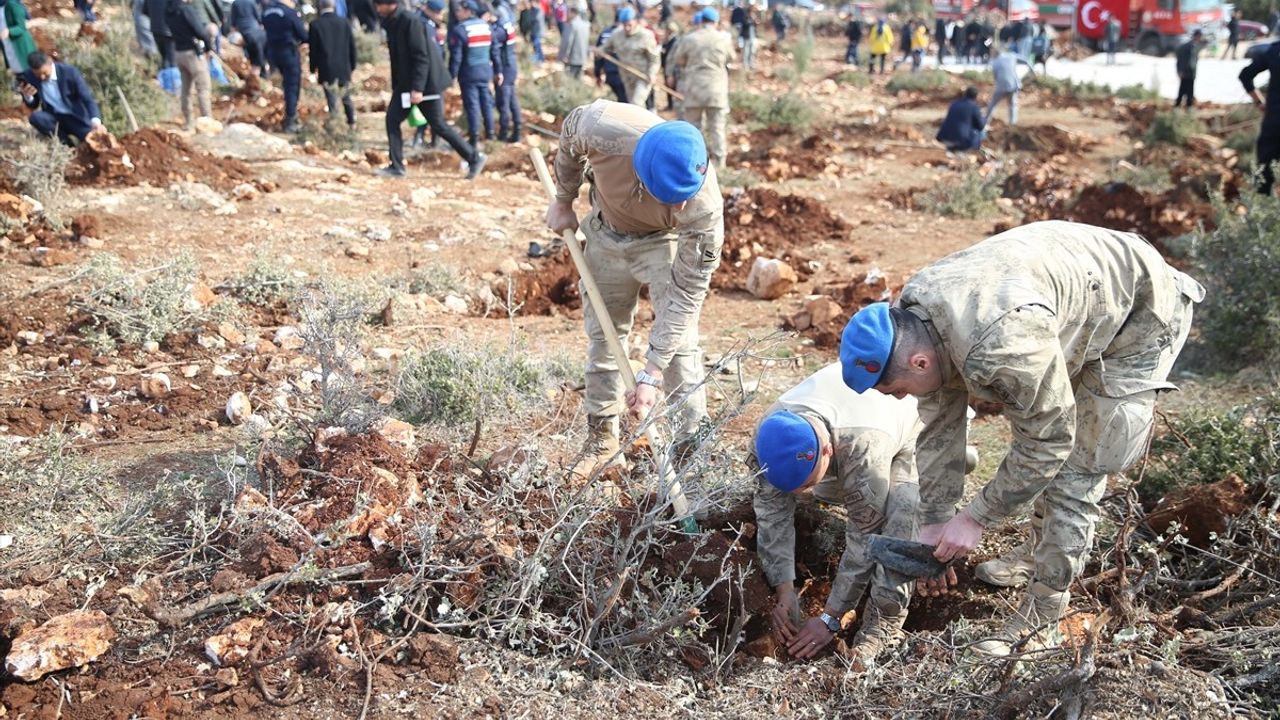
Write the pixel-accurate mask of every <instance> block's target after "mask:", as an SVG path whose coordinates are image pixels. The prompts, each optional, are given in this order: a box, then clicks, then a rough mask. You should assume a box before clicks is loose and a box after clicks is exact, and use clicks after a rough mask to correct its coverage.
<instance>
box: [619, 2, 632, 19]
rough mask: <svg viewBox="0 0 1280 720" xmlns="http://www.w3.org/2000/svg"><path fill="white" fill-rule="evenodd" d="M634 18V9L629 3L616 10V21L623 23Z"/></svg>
mask: <svg viewBox="0 0 1280 720" xmlns="http://www.w3.org/2000/svg"><path fill="white" fill-rule="evenodd" d="M635 19H636V11H635V9H634V8H632V7H631V6H630V5H628V6H626V7H624V8H621V9H619V10H618V22H620V23H624V22H627V21H628V20H635Z"/></svg>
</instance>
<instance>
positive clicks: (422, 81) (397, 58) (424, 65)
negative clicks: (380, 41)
mask: <svg viewBox="0 0 1280 720" xmlns="http://www.w3.org/2000/svg"><path fill="white" fill-rule="evenodd" d="M374 9H376V10H377V12H378V15H379V16H380V17H381V18H382V27H383V29H384V30H385V31H386V33H387V51H388V52H389V54H390V56H391V102H389V103H387V143H388V145H389V149H388V154H389V155H390V156H391V164H390V165H388V166H387V167H385V168H382V169H381V170H379V171H378V175H380V176H382V177H404V176H405V168H404V140H403V139H402V137H401V135H400V124H401V123H403V122H404V120H405V118H406V117H408V115H409V109H410V107H411V106H413V105H417V106H418V109H419V110H421V111H422V114H423V116H424V117H425V118H426V121H427V124H428V125H430V126H431V131H432V132H433V133H435V134H436V136H438V137H440V138H442V139H443V140H444V141H445V142H447V143H449V146H450V147H452V148H453V150H454V152H456V153H458V155H459V156H460V157H462V159H463V160H466V161H467V165H468V171H467V177H469V178H475V177H476V176H478V175H479V174H480V171H481V170H482V169H483V168H484V163H485V160H486V159H487V158H486V157H485V155H484V153H482V152H480V150H479V148H477V147H475V146H473V145H468V144H467V143H466V141H464V140H463V139H462V136H461V135H459V134H458V131H457V130H455V129H454V128H453V126H452V125H449V124H447V123H446V122H445V120H444V98H443V94H444V91H445V90H446V89H448V87H449V85H450V78H449V70H448V68H447V67H445V61H444V54H443V52H441V50H440V47H439V46H438V45H436V44H435V43H434V42H431V41H429V40H428V39H427V33H426V30H425V29H424V28H423V27H422V21H420V20H418V18H417V17H415V16H414V15H413V13H410V12H409V11H407V10H405V9H404V8H402V7H400V5H399V4H398V3H397V0H377V4H376V5H374Z"/></svg>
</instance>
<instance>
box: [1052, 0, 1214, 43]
mask: <svg viewBox="0 0 1280 720" xmlns="http://www.w3.org/2000/svg"><path fill="white" fill-rule="evenodd" d="M1077 2H1079V3H1082V4H1080V5H1077ZM1077 8H1078V13H1077ZM1039 10H1040V17H1041V18H1042V19H1043V20H1044V21H1045V22H1047V23H1049V24H1050V25H1052V26H1053V27H1055V28H1058V29H1066V28H1071V27H1073V26H1074V28H1075V30H1076V32H1077V33H1078V34H1079V35H1080V36H1081V37H1084V38H1090V39H1094V40H1100V39H1101V38H1102V36H1103V33H1104V32H1105V25H1106V22H1107V18H1108V17H1110V16H1112V15H1114V16H1115V17H1117V18H1118V19H1119V20H1120V28H1121V29H1120V35H1121V37H1124V38H1127V39H1128V40H1129V42H1130V43H1131V44H1132V46H1133V47H1134V48H1136V49H1137V51H1138V52H1140V53H1143V54H1146V55H1164V54H1165V53H1167V52H1170V51H1172V50H1174V49H1175V48H1177V47H1178V45H1180V44H1182V43H1183V42H1184V41H1186V39H1187V38H1188V37H1189V36H1190V35H1191V32H1192V31H1193V30H1196V29H1200V30H1203V31H1204V33H1205V35H1206V36H1208V37H1213V36H1214V34H1215V33H1216V32H1217V31H1218V28H1220V27H1222V23H1223V22H1224V19H1225V17H1224V15H1223V8H1222V0H1076V1H1075V2H1072V1H1071V0H1051V1H1050V2H1046V3H1042V4H1040V6H1039Z"/></svg>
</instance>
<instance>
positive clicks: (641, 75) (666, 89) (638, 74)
mask: <svg viewBox="0 0 1280 720" xmlns="http://www.w3.org/2000/svg"><path fill="white" fill-rule="evenodd" d="M592 52H594V53H595V54H596V55H599V56H600V57H602V58H604V59H605V60H608V61H609V62H611V63H613V64H614V65H617V66H618V67H620V68H622V69H623V70H626V71H627V72H629V73H631V74H632V75H635V76H636V77H638V78H644V79H645V80H648V79H649V76H648V75H647V74H646V73H643V72H640V71H639V70H637V69H635V68H633V67H631V66H630V65H628V64H626V63H624V62H622V61H621V60H619V59H618V58H616V57H614V56H612V55H610V54H609V53H607V52H605V51H603V50H601V49H600V48H594V49H593V50H592ZM653 86H654V87H656V88H658V89H659V90H661V91H662V92H664V93H666V94H668V95H670V96H671V97H673V98H675V99H677V100H684V95H681V94H680V93H678V92H676V91H675V90H672V89H671V88H669V87H667V86H666V85H664V84H662V82H661V81H658V80H655V81H654V82H653ZM641 104H643V103H641Z"/></svg>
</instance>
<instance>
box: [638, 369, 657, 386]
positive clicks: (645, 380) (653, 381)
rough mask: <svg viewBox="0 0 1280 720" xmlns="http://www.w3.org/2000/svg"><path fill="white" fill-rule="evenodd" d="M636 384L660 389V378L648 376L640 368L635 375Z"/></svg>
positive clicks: (647, 373)
mask: <svg viewBox="0 0 1280 720" xmlns="http://www.w3.org/2000/svg"><path fill="white" fill-rule="evenodd" d="M636 382H637V383H642V384H644V385H652V386H654V387H656V388H660V387H662V378H660V377H658V376H657V375H650V374H649V372H648V371H647V370H645V369H644V368H641V369H640V372H638V373H636Z"/></svg>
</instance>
